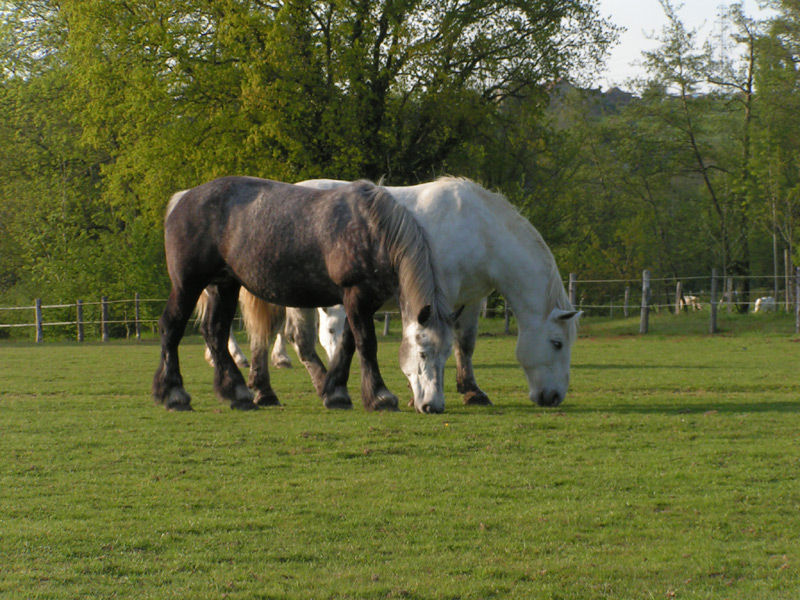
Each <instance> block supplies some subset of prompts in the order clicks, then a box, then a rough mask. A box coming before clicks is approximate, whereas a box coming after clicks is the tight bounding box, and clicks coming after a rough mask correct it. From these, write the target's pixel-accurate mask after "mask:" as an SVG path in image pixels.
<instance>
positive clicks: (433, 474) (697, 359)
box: [0, 316, 800, 599]
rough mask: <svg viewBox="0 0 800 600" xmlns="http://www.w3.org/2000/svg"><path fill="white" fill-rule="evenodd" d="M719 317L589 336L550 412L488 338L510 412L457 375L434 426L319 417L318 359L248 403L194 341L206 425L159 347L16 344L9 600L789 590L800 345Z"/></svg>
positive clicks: (4, 556) (0, 541)
mask: <svg viewBox="0 0 800 600" xmlns="http://www.w3.org/2000/svg"><path fill="white" fill-rule="evenodd" d="M756 318H758V317H756ZM751 323H752V325H751ZM722 326H723V331H722V333H721V335H718V336H714V337H710V336H708V335H705V334H704V332H705V327H706V321H705V320H701V318H700V317H697V318H694V317H686V318H684V319H683V320H681V319H678V318H674V317H659V318H655V319H653V320H651V330H652V332H653V333H651V334H650V335H648V336H644V337H642V336H638V335H633V334H632V332H636V331H638V326H637V323H636V322H635V321H628V322H622V321H604V320H601V319H597V320H589V321H588V322H587V323H586V324H585V325H584V327H583V328H582V330H581V339H580V340H579V341H578V343H577V345H576V346H575V349H574V353H573V369H572V386H571V392H570V395H569V397H568V398H567V400H566V402H565V403H564V404H563V405H562V406H561V407H559V408H557V409H555V410H553V409H542V408H538V407H536V406H533V405H532V404H531V403H530V402H529V400H528V398H527V390H526V386H525V380H524V376H523V373H522V371H521V369H520V368H519V366H518V365H517V364H516V362H515V360H514V343H515V338H514V337H508V336H504V335H501V334H499V333H498V325H497V324H496V323H491V324H489V326H488V329H489V330H490V331H492V333H491V334H490V335H485V336H482V337H481V338H480V339H479V342H478V347H477V350H476V359H475V364H476V371H477V375H478V379H479V382H480V383H481V385H482V386H483V388H484V389H485V390H486V391H487V392H488V393H489V394H490V396H491V397H492V398H493V400H494V402H495V406H494V407H490V408H481V407H464V406H463V405H461V403H460V399H459V398H458V395H457V394H456V391H455V385H454V382H453V378H454V377H453V367H452V359H451V361H450V363H449V365H448V370H449V373H448V387H447V390H446V391H447V402H448V406H447V411H446V412H445V413H444V414H443V415H436V416H429V415H418V414H415V413H413V412H411V409H408V408H405V407H404V410H402V411H401V412H399V413H392V414H384V413H366V412H364V410H363V409H362V408H361V406H360V404H357V405H356V408H355V409H354V410H352V411H347V412H332V411H326V410H324V409H323V408H322V405H321V402H320V401H319V400H318V399H317V398H316V397H315V396H314V394H313V392H312V389H311V385H310V383H309V380H308V378H307V376H306V374H305V372H304V370H302V368H300V367H295V368H294V369H291V370H287V371H279V372H275V373H274V381H273V383H274V385H275V388H276V389H277V391H278V393H279V394H280V396H281V399H282V401H283V402H284V407H282V408H276V409H264V410H260V411H254V412H248V413H240V412H234V411H231V410H230V409H228V408H227V407H225V406H223V405H221V404H220V403H219V402H218V401H217V400H216V399H215V398H214V396H213V393H212V391H211V378H212V372H211V370H210V369H209V368H208V367H207V366H206V365H205V363H204V361H203V359H202V350H203V348H202V345H201V343H200V340H199V339H198V338H197V337H191V338H189V339H187V340H186V341H185V342H184V344H183V345H182V347H181V352H182V354H181V358H182V366H183V371H184V378H185V381H186V383H187V389H188V390H189V392H190V393H192V394H193V405H194V407H195V412H193V413H167V412H166V411H164V410H163V409H162V408H159V407H156V406H155V405H154V404H153V402H152V400H151V399H150V395H149V389H150V383H151V377H152V374H153V371H154V370H155V367H156V363H157V358H158V347H157V345H156V343H155V342H154V341H144V342H139V343H136V342H112V343H109V344H105V345H103V344H99V343H85V344H82V345H79V344H77V343H66V342H64V343H46V344H43V345H38V346H37V345H35V344H30V343H5V344H0V457H1V458H0V597H2V598H4V599H6V598H8V599H28V598H47V599H74V598H137V599H140V598H186V599H195V598H241V599H245V598H248V599H249V598H298V599H300V598H418V599H428V598H452V599H456V598H463V599H482V598H552V599H556V598H563V599H595V598H615V599H616V598H622V599H628V598H630V599H639V598H720V599H723V598H728V599H734V598H737V599H760V598H764V599H796V598H798V597H800V371H798V368H797V366H798V365H799V364H800V343H798V341H800V340H798V337H797V336H795V335H794V334H792V333H791V332H792V330H793V325H792V323H791V322H790V321H788V320H787V319H786V318H785V317H784V318H781V317H770V316H768V317H765V318H763V319H761V320H760V321H754V320H753V318H752V317H751V318H750V321H746V320H739V321H736V320H733V321H730V320H729V321H723V323H722ZM734 326H735V327H734ZM379 341H380V343H381V344H380V360H381V365H382V368H383V372H384V376H385V378H386V380H387V383H388V384H389V386H390V387H391V388H392V389H393V390H394V391H395V392H396V393H399V395H400V396H401V398H403V399H404V400H407V399H408V397H409V393H408V391H407V388H406V384H405V381H404V378H403V377H402V374H401V373H400V371H399V368H398V367H397V349H398V339H397V337H396V336H394V337H392V336H390V338H387V339H381V340H379ZM356 362H357V361H356ZM357 377H358V373H357V369H356V370H354V372H353V374H352V376H351V386H350V387H351V391H352V392H353V394H354V400H355V399H356V394H357V389H358V385H357ZM403 404H404V403H403Z"/></svg>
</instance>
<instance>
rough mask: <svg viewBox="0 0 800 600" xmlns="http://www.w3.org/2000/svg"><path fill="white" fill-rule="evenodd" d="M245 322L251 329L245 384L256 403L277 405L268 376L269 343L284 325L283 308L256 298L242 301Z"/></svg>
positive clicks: (249, 329)
mask: <svg viewBox="0 0 800 600" xmlns="http://www.w3.org/2000/svg"><path fill="white" fill-rule="evenodd" d="M242 312H243V313H244V315H245V323H247V326H248V332H249V333H250V376H249V378H248V380H247V385H248V386H250V389H252V390H253V392H254V393H255V399H254V400H253V402H255V403H256V404H257V405H259V406H280V405H281V403H280V401H279V400H278V395H277V394H276V393H275V390H274V389H272V383H271V382H270V376H269V347H270V345H271V343H272V338H273V337H274V335H275V332H276V331H280V330H281V329H283V324H284V322H285V314H286V313H285V311H284V310H283V309H282V308H279V307H276V306H272V305H269V304H267V303H266V302H261V301H259V302H258V303H256V304H253V303H252V302H248V303H243V304H242Z"/></svg>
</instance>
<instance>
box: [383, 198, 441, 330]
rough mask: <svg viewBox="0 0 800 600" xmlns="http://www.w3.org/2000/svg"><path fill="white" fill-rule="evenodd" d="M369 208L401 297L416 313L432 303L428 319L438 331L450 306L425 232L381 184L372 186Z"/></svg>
mask: <svg viewBox="0 0 800 600" xmlns="http://www.w3.org/2000/svg"><path fill="white" fill-rule="evenodd" d="M373 190H374V191H373V196H372V202H371V203H370V212H371V214H372V215H373V218H375V219H376V222H377V223H378V224H379V228H380V230H381V231H382V232H383V235H384V236H385V239H384V243H385V244H386V248H387V250H388V252H389V256H390V260H391V262H392V264H393V265H394V266H395V268H396V269H397V273H398V277H399V279H400V282H399V283H400V290H401V295H402V300H403V301H404V302H407V303H408V306H409V308H410V309H411V310H412V311H414V314H415V315H416V314H418V313H419V311H420V310H421V309H422V308H423V307H425V306H428V305H429V306H430V307H431V319H432V320H431V322H430V323H429V326H434V323H435V328H436V330H437V331H439V330H441V329H442V328H444V327H447V326H448V325H449V324H450V323H449V321H450V319H449V314H450V312H451V307H449V306H448V305H447V302H446V299H445V296H444V293H443V291H442V289H441V288H440V286H439V268H438V265H437V264H436V261H435V260H434V258H433V250H432V249H431V245H430V242H429V240H428V236H427V234H426V233H425V230H424V229H423V228H422V227H421V226H420V225H419V223H418V222H417V220H416V218H414V215H412V214H411V212H410V211H409V210H408V209H407V208H405V207H404V206H403V205H402V204H400V203H398V202H397V201H396V200H395V199H394V198H393V197H392V196H391V194H389V192H387V191H386V190H385V189H384V188H382V187H379V186H373Z"/></svg>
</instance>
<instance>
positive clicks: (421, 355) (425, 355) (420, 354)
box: [419, 352, 428, 360]
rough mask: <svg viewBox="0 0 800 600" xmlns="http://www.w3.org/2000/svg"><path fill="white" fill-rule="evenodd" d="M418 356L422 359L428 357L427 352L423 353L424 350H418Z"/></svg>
mask: <svg viewBox="0 0 800 600" xmlns="http://www.w3.org/2000/svg"><path fill="white" fill-rule="evenodd" d="M419 357H420V358H421V359H422V360H427V359H428V355H427V354H425V353H424V352H420V353H419Z"/></svg>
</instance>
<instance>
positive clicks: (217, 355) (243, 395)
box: [202, 282, 256, 410]
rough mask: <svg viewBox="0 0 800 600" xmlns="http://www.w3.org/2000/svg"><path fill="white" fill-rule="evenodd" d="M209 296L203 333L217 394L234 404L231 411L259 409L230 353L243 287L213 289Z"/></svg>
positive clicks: (231, 283) (229, 286) (224, 286)
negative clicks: (208, 350) (230, 339)
mask: <svg viewBox="0 0 800 600" xmlns="http://www.w3.org/2000/svg"><path fill="white" fill-rule="evenodd" d="M208 292H209V293H208V316H207V317H206V319H204V320H203V324H202V331H203V337H204V338H205V340H206V345H207V346H208V347H209V349H210V350H211V357H212V358H213V360H214V390H215V391H216V392H217V395H218V396H219V398H220V399H221V400H223V401H227V402H230V405H231V408H238V409H240V410H250V409H253V408H256V405H255V404H254V403H253V394H252V393H251V392H250V390H249V389H247V384H246V383H245V381H244V377H242V374H241V372H240V371H239V369H238V368H237V366H236V363H235V362H234V360H233V357H232V356H231V353H230V351H229V350H228V338H229V336H230V331H231V323H232V322H233V317H234V315H235V314H236V303H237V297H238V294H239V284H237V283H233V282H230V283H227V282H226V283H222V284H218V285H215V286H209V287H208Z"/></svg>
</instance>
